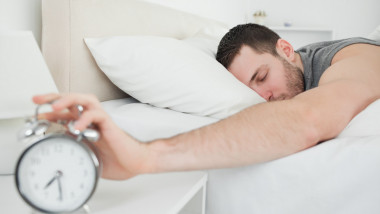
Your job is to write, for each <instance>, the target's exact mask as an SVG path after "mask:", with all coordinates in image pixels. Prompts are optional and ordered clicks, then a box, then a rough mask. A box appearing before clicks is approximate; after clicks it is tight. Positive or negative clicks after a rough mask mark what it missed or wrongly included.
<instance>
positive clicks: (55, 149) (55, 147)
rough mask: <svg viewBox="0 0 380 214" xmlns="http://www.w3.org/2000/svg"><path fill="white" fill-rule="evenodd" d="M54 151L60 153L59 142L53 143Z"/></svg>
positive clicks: (60, 146)
mask: <svg viewBox="0 0 380 214" xmlns="http://www.w3.org/2000/svg"><path fill="white" fill-rule="evenodd" d="M54 152H57V153H61V152H62V145H61V144H55V145H54Z"/></svg>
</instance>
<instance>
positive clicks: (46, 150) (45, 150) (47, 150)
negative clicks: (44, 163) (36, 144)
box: [41, 147, 50, 156]
mask: <svg viewBox="0 0 380 214" xmlns="http://www.w3.org/2000/svg"><path fill="white" fill-rule="evenodd" d="M49 154H50V153H49V148H46V147H42V148H41V155H42V156H48V155H49Z"/></svg>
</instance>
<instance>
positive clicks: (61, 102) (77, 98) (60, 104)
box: [52, 94, 100, 111]
mask: <svg viewBox="0 0 380 214" xmlns="http://www.w3.org/2000/svg"><path fill="white" fill-rule="evenodd" d="M76 105H82V106H83V107H84V108H85V109H94V108H98V107H100V102H99V101H98V99H97V98H96V97H95V96H94V95H86V94H68V95H62V96H61V98H60V99H58V100H57V101H55V102H54V103H53V104H52V107H53V109H54V110H56V111H61V110H63V109H66V108H70V107H72V106H76Z"/></svg>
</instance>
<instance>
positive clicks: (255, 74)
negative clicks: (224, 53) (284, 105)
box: [228, 45, 304, 101]
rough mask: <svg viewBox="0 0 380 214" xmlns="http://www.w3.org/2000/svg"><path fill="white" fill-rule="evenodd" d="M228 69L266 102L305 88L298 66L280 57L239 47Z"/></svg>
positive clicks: (290, 95) (285, 97)
mask: <svg viewBox="0 0 380 214" xmlns="http://www.w3.org/2000/svg"><path fill="white" fill-rule="evenodd" d="M228 70H229V71H230V72H231V73H232V74H233V75H234V76H235V77H236V78H237V79H238V80H239V81H241V82H242V83H244V84H245V85H247V86H248V87H250V88H251V89H253V90H254V91H255V92H256V93H258V94H259V95H260V96H261V97H263V98H264V99H266V100H267V101H274V100H284V99H290V98H292V97H294V96H296V95H297V94H299V93H301V92H303V91H304V80H303V73H302V71H301V69H299V68H298V67H296V66H294V65H292V64H290V63H289V62H288V61H287V60H286V59H284V58H282V57H275V56H273V55H271V54H269V53H264V54H258V53H256V52H255V51H253V49H252V48H250V47H249V46H246V45H244V46H242V48H241V49H240V52H239V54H238V55H236V57H235V58H234V59H233V60H232V63H231V65H230V66H229V67H228Z"/></svg>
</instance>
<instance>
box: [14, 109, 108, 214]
mask: <svg viewBox="0 0 380 214" xmlns="http://www.w3.org/2000/svg"><path fill="white" fill-rule="evenodd" d="M40 106H41V105H40ZM40 106H38V107H37V109H36V114H35V117H34V118H33V119H31V120H29V121H27V122H26V124H25V127H24V128H23V129H22V131H21V132H20V136H19V138H20V140H21V141H23V142H26V143H27V144H28V146H27V148H26V149H25V150H24V151H23V152H22V154H21V155H20V157H19V159H18V161H17V164H16V171H15V182H16V187H17V190H18V192H19V194H20V196H21V197H22V198H23V199H24V201H25V202H26V203H27V204H29V205H30V206H31V207H32V208H33V210H35V211H37V212H42V213H70V212H75V211H78V210H80V209H81V208H82V207H84V206H86V203H87V201H88V200H89V199H90V198H91V196H92V194H93V193H94V191H95V189H96V185H97V183H98V180H99V176H100V174H101V162H100V159H98V157H97V155H96V150H95V147H94V146H93V145H92V144H93V142H96V141H97V140H98V139H99V133H98V132H97V131H96V130H95V129H91V128H88V129H86V130H84V131H79V130H75V129H74V122H75V121H69V122H66V121H63V122H60V123H53V122H50V121H47V120H39V119H38V115H39V109H40ZM76 108H77V110H78V115H79V116H80V114H81V113H82V112H83V107H82V106H80V105H77V106H76ZM54 126H56V127H60V129H56V130H54V129H53V131H49V129H51V127H54Z"/></svg>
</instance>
